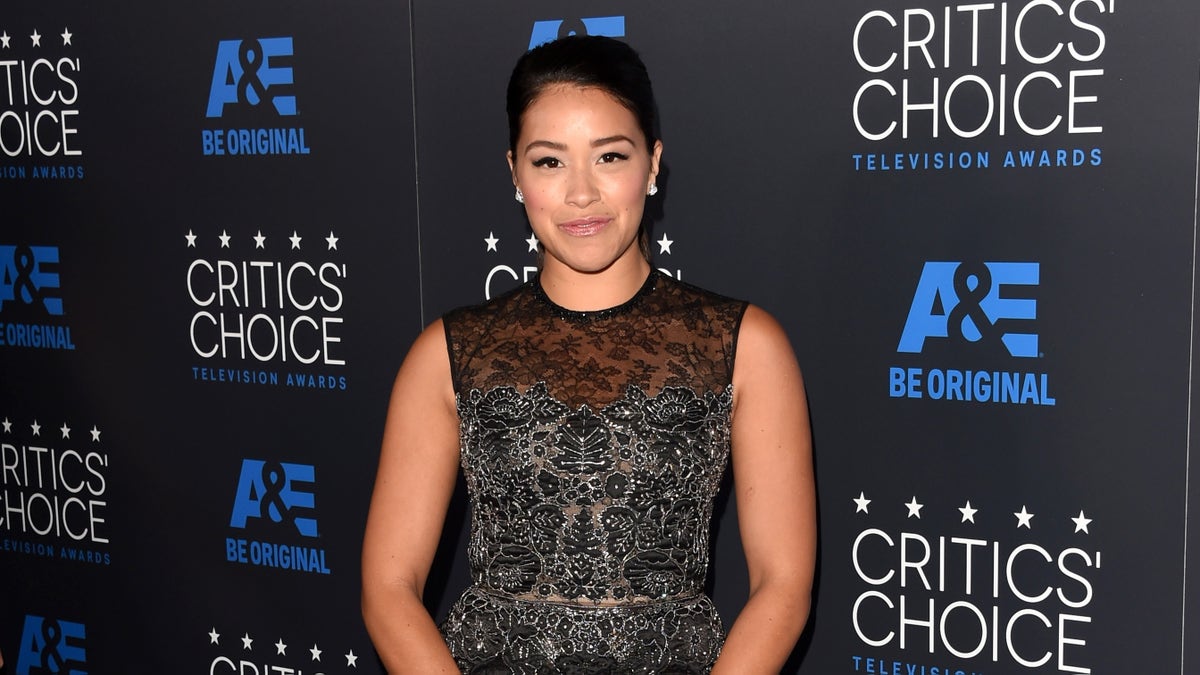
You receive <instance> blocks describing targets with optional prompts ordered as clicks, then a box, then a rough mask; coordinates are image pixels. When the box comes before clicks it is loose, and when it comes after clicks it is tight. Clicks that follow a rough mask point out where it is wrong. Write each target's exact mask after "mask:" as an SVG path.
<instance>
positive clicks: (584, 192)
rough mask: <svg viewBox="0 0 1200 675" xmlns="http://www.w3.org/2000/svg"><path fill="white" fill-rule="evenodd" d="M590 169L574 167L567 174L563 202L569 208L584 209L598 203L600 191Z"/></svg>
mask: <svg viewBox="0 0 1200 675" xmlns="http://www.w3.org/2000/svg"><path fill="white" fill-rule="evenodd" d="M595 178H596V177H595V176H593V175H592V172H591V169H590V167H574V168H572V169H570V170H569V171H568V173H567V186H566V187H567V192H566V196H565V200H566V202H567V203H568V204H570V205H571V206H575V207H578V208H584V207H587V206H590V205H591V204H593V203H595V202H597V201H600V189H599V188H598V187H597V185H596V180H595Z"/></svg>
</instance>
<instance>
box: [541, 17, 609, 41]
mask: <svg viewBox="0 0 1200 675" xmlns="http://www.w3.org/2000/svg"><path fill="white" fill-rule="evenodd" d="M568 35H603V36H606V37H625V17H623V16H597V17H592V18H590V19H554V20H551V21H535V22H534V23H533V32H532V33H531V34H530V35H529V48H530V49H533V48H534V47H537V46H538V45H541V44H545V43H547V42H553V41H554V40H557V39H558V38H560V37H566V36H568Z"/></svg>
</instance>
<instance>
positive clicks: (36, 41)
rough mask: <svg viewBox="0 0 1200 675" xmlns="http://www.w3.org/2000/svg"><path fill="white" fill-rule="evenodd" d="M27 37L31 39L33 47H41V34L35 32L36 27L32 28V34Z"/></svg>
mask: <svg viewBox="0 0 1200 675" xmlns="http://www.w3.org/2000/svg"><path fill="white" fill-rule="evenodd" d="M29 39H31V40H33V46H34V47H41V46H42V36H41V35H39V34H38V32H37V29H36V28H35V29H34V30H33V35H30V36H29Z"/></svg>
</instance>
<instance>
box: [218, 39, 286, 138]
mask: <svg viewBox="0 0 1200 675" xmlns="http://www.w3.org/2000/svg"><path fill="white" fill-rule="evenodd" d="M293 56H294V52H293V45H292V38H290V37H273V38H258V39H254V38H251V39H246V40H222V41H221V42H220V43H218V44H217V59H216V64H215V65H214V66H213V74H212V83H211V85H210V86H209V90H208V110H207V112H206V116H207V117H208V118H209V119H217V118H221V117H224V116H225V114H226V112H228V111H227V110H226V109H227V108H228V107H230V106H234V109H235V110H238V109H249V110H260V109H265V108H266V104H267V103H270V104H271V107H272V108H273V109H274V110H275V112H276V113H277V114H278V115H279V116H280V117H295V116H297V115H299V114H300V111H299V108H298V106H297V104H296V96H295V93H294V92H293V91H292V86H293V85H294V84H295V77H294V73H293V70H292V66H291V65H290V64H291V57H293ZM202 141H203V150H204V154H205V155H210V156H211V155H217V156H221V155H307V154H309V148H308V144H307V143H306V141H305V139H304V128H303V127H284V128H258V129H205V130H203V132H202Z"/></svg>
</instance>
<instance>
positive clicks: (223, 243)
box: [217, 230, 230, 248]
mask: <svg viewBox="0 0 1200 675" xmlns="http://www.w3.org/2000/svg"><path fill="white" fill-rule="evenodd" d="M217 239H220V240H221V248H229V239H230V237H229V235H228V234H226V233H225V230H221V236H219V237H217Z"/></svg>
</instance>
